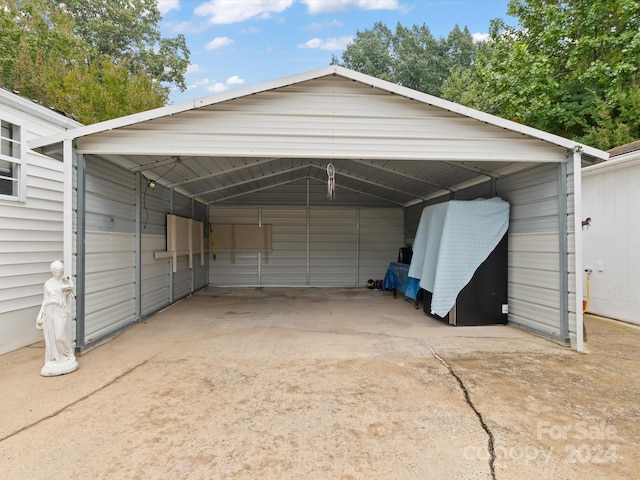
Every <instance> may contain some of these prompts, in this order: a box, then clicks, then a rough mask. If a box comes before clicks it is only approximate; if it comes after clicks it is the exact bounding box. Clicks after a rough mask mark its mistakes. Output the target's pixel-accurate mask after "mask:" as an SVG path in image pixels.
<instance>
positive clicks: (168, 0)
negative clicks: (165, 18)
mask: <svg viewBox="0 0 640 480" xmlns="http://www.w3.org/2000/svg"><path fill="white" fill-rule="evenodd" d="M158 10H159V11H160V14H161V15H164V14H165V13H167V12H170V11H171V10H180V2H179V0H158Z"/></svg>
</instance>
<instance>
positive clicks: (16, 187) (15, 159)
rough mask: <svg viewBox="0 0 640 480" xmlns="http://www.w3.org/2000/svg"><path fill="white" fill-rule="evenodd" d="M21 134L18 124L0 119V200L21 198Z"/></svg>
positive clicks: (22, 186)
mask: <svg viewBox="0 0 640 480" xmlns="http://www.w3.org/2000/svg"><path fill="white" fill-rule="evenodd" d="M22 147H23V145H22V136H21V128H20V126H19V125H16V124H14V123H11V122H8V121H6V120H2V119H0V200H21V199H22V191H23V189H24V185H22V183H23V181H24V180H23V176H22V173H23V172H22V169H23V165H22V150H23V148H22Z"/></svg>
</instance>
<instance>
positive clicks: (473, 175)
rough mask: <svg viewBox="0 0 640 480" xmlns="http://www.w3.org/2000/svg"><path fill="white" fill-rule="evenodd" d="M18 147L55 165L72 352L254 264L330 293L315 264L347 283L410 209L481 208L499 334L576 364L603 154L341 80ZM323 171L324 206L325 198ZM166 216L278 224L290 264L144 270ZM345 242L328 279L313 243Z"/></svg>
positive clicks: (290, 84)
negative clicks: (563, 349)
mask: <svg viewBox="0 0 640 480" xmlns="http://www.w3.org/2000/svg"><path fill="white" fill-rule="evenodd" d="M30 146H31V148H33V149H36V148H39V149H42V151H43V152H45V153H47V154H49V155H51V156H55V157H57V158H61V159H62V160H63V161H64V163H65V171H66V175H67V179H68V181H67V182H66V184H65V188H66V190H65V222H66V223H65V255H64V257H65V263H66V264H68V265H73V273H74V274H75V275H76V283H77V290H78V303H77V306H76V311H77V325H78V326H77V339H76V341H77V345H78V350H80V351H82V350H83V349H85V348H88V347H90V346H91V345H94V344H96V343H98V342H100V341H101V340H102V339H104V338H107V337H109V336H110V335H112V334H113V333H114V332H116V331H118V330H119V329H121V328H124V327H126V326H127V325H129V324H131V323H134V322H136V321H139V320H140V319H141V318H143V317H144V316H145V315H148V314H150V313H152V312H154V311H157V310H159V309H161V308H164V307H165V306H166V305H168V304H171V303H173V302H174V301H176V300H178V299H179V298H182V297H183V296H185V295H188V294H189V293H191V292H193V291H194V290H197V289H198V288H201V287H202V286H204V285H206V284H207V283H216V280H217V278H219V277H221V276H224V277H225V278H232V277H233V276H234V275H235V274H236V273H237V282H235V284H247V285H261V284H263V283H264V282H262V281H261V280H262V273H263V272H262V269H263V268H266V267H265V265H269V268H270V269H271V271H273V270H274V269H277V268H281V269H282V270H281V271H285V269H286V268H290V269H292V271H293V270H295V275H293V274H289V273H287V274H286V275H281V276H280V277H278V276H277V275H275V276H274V278H280V280H273V281H274V282H280V283H282V278H284V279H285V283H287V282H288V283H291V284H292V285H311V286H312V285H325V284H327V283H326V282H330V279H329V277H328V274H327V272H326V271H324V272H323V271H321V267H323V265H322V264H323V263H325V265H324V267H325V270H326V269H327V268H328V269H329V270H330V269H331V268H336V269H337V270H338V272H337V277H336V278H338V279H339V280H337V281H338V282H339V283H340V285H353V286H358V284H359V282H361V281H362V280H363V279H362V278H360V269H361V268H364V267H365V264H366V262H367V261H369V260H370V258H371V257H374V256H375V255H376V252H377V253H378V254H380V252H379V251H377V250H376V248H375V247H372V246H371V245H370V243H371V242H369V244H366V242H364V240H365V232H366V236H371V235H373V236H374V237H375V236H380V237H383V236H388V237H390V238H391V239H392V240H391V243H392V244H394V245H396V248H397V247H398V246H400V245H397V243H394V242H397V239H398V238H400V239H401V240H402V241H406V240H407V239H410V238H412V235H413V233H414V232H415V228H416V227H417V221H418V218H419V216H420V212H421V211H422V209H423V208H424V206H426V205H429V204H432V203H438V202H441V201H446V200H449V199H460V200H466V199H474V198H480V197H491V196H500V197H502V198H503V199H505V200H507V201H509V202H510V204H511V218H510V229H509V245H510V247H509V265H510V266H509V322H510V323H512V324H515V325H518V326H520V327H522V328H526V329H528V330H531V331H535V332H537V333H540V334H542V335H545V336H547V337H550V338H553V339H555V340H558V341H561V342H565V343H569V342H572V343H573V344H574V345H575V346H576V348H577V349H578V350H582V340H583V339H582V310H581V306H582V286H581V281H576V280H577V279H580V276H577V275H576V272H582V266H581V254H580V252H581V240H580V235H575V232H579V231H580V222H581V218H580V216H581V215H580V204H581V198H580V195H581V193H580V169H581V168H582V167H583V166H586V165H590V164H593V163H597V162H599V161H602V160H606V159H607V157H608V154H607V153H606V152H603V151H600V150H597V149H594V148H591V147H588V146H585V145H580V144H577V143H576V142H573V141H571V140H568V139H565V138H561V137H558V136H555V135H552V134H548V133H546V132H542V131H539V130H536V129H533V128H529V127H526V126H523V125H520V124H517V123H514V122H511V121H507V120H504V119H501V118H498V117H495V116H492V115H489V114H486V113H483V112H479V111H476V110H472V109H469V108H466V107H464V106H461V105H458V104H455V103H452V102H448V101H445V100H442V99H440V98H436V97H433V96H430V95H427V94H424V93H420V92H416V91H414V90H410V89H407V88H404V87H401V86H398V85H395V84H391V83H389V82H385V81H382V80H379V79H376V78H373V77H370V76H367V75H363V74H360V73H357V72H353V71H350V70H347V69H344V68H342V67H338V66H330V67H326V68H322V69H319V70H314V71H310V72H305V73H301V74H299V75H294V76H291V77H287V78H283V79H279V80H275V81H272V82H267V83H264V84H261V85H257V86H253V87H246V88H242V89H237V90H233V91H227V92H224V93H221V94H217V95H213V96H210V97H206V98H203V99H199V100H194V101H190V102H186V103H183V104H179V105H173V106H168V107H164V108H160V109H156V110H151V111H148V112H142V113H139V114H135V115H130V116H127V117H122V118H118V119H114V120H110V121H107V122H102V123H98V124H95V125H90V126H86V127H81V128H78V129H75V130H71V131H69V132H64V133H61V134H58V135H54V136H51V137H47V138H44V139H38V140H35V141H33V142H31V144H30ZM329 163H332V164H333V165H334V166H335V169H336V182H337V195H336V198H335V200H329V199H327V198H326V180H327V172H326V168H327V165H328V164H329ZM150 180H155V181H157V183H158V187H157V188H155V189H153V190H151V189H150V188H149V181H150ZM167 214H175V215H180V216H184V217H188V218H192V219H196V220H198V221H202V222H205V223H212V222H211V221H212V219H217V218H221V219H222V220H224V221H226V222H229V221H232V220H237V223H259V224H262V223H269V222H274V228H276V225H277V223H278V222H281V223H282V230H281V231H282V232H283V235H282V236H283V237H284V236H288V237H289V238H290V240H289V242H288V243H286V242H285V241H284V240H282V245H285V244H286V245H287V248H292V249H293V250H295V251H296V252H297V254H298V255H299V257H296V258H297V260H295V261H293V263H292V264H291V263H289V264H287V263H286V262H285V261H284V260H283V263H282V264H278V262H277V258H278V257H277V256H276V255H275V253H276V252H275V251H274V255H273V256H271V255H270V256H269V258H266V257H267V256H266V255H265V256H264V257H261V256H260V255H257V257H255V260H254V259H253V257H251V258H248V257H247V258H245V259H243V258H239V257H238V258H233V260H230V261H227V262H226V263H225V264H224V265H222V263H224V262H220V263H213V262H212V258H210V257H211V256H209V258H208V259H207V261H206V262H205V264H204V265H200V266H198V265H193V266H191V265H189V266H187V265H186V263H185V261H184V260H179V261H180V262H182V263H183V264H182V265H172V262H173V261H172V260H171V259H164V260H162V259H161V260H156V259H154V258H153V252H156V251H158V250H162V249H164V248H165V247H166V242H167V238H166V215H167ZM398 217H401V219H400V220H399V222H400V225H401V226H400V227H399V228H400V232H399V233H398ZM291 219H297V220H296V221H295V222H294V223H295V225H294V224H291V223H288V222H289V221H290V220H291ZM380 219H383V220H382V223H383V224H384V225H386V226H385V227H383V228H377V227H376V222H378V221H380ZM342 222H348V223H349V222H350V223H349V225H348V227H346V226H345V225H342ZM341 225H342V227H341ZM354 225H355V227H354ZM343 227H344V228H343ZM363 227H365V228H363ZM341 228H343V229H342V230H341ZM288 229H289V230H288ZM327 229H328V230H327ZM332 229H333V230H332ZM344 229H347V230H348V231H349V232H350V233H349V234H348V235H346V237H345V238H343V241H344V244H343V245H342V246H341V247H340V248H344V246H349V245H353V251H354V252H356V257H357V259H356V260H354V266H349V268H347V269H346V270H344V271H341V270H340V268H338V267H339V266H340V265H342V264H343V263H344V259H345V257H340V256H336V257H335V265H334V266H329V267H327V266H326V262H325V260H326V258H328V257H327V256H320V257H317V258H315V257H314V256H313V251H314V248H316V245H318V244H317V243H314V242H316V239H317V238H319V237H320V236H322V235H321V232H323V231H328V232H333V233H340V232H342V231H344ZM367 229H368V230H367ZM361 230H363V231H361ZM290 231H293V233H292V234H291V235H289V233H288V232H290ZM274 235H275V234H274ZM329 237H330V238H329V239H326V238H324V239H323V243H322V244H321V245H322V246H321V247H318V248H321V249H322V248H324V249H325V251H323V254H324V253H326V251H329V250H334V251H335V250H339V249H338V248H333V249H332V247H331V243H332V241H334V240H332V239H335V238H337V237H339V235H334V236H333V237H332V236H331V235H329ZM274 248H276V247H275V246H274ZM365 254H366V255H369V257H367V258H368V259H369V260H367V258H365V257H366V255H365ZM383 255H388V252H383ZM361 256H362V259H361ZM274 259H275V260H274ZM269 261H272V263H268V262H269ZM381 261H382V262H383V264H384V262H388V261H389V257H388V256H386V257H384V258H383V259H382V260H381ZM273 262H275V263H273ZM361 263H362V264H361ZM243 268H244V270H243ZM354 268H355V275H354V273H353V271H352V270H353V269H354ZM303 269H304V275H303V273H302V272H303ZM314 269H316V270H317V271H318V272H320V273H319V274H318V275H316V276H314V275H315V270H314ZM312 270H314V271H312ZM216 272H217V273H216ZM247 272H248V274H247ZM216 275H218V276H216ZM296 275H297V276H296ZM247 278H250V279H251V280H250V281H247ZM314 279H318V280H314ZM365 280H366V279H365ZM223 283H224V282H223Z"/></svg>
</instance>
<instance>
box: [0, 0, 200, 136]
mask: <svg viewBox="0 0 640 480" xmlns="http://www.w3.org/2000/svg"><path fill="white" fill-rule="evenodd" d="M105 3H110V2H105ZM128 5H132V6H133V5H142V3H128ZM132 8H133V7H132ZM153 9H154V10H155V14H157V7H155V3H154V7H153ZM155 14H154V15H155ZM88 18H90V15H86V16H85V19H88ZM146 18H147V19H148V20H149V22H154V21H156V20H157V19H159V15H157V16H153V15H152V16H148V17H146ZM102 20H104V21H107V17H106V15H103V17H102ZM138 21H139V19H136V22H138ZM121 27H122V28H123V29H124V30H126V31H127V32H128V33H127V34H126V35H125V32H124V30H123V31H122V32H120V33H121V34H122V35H120V34H119V33H118V31H117V29H114V30H113V31H109V30H104V31H103V32H102V33H103V34H104V35H105V36H107V37H109V38H111V39H112V40H113V43H110V42H111V41H107V42H106V43H107V44H112V45H116V44H117V45H118V49H115V48H114V49H112V50H111V51H109V50H108V49H107V48H106V47H105V46H103V45H101V44H99V43H98V42H97V43H93V41H94V40H95V39H97V37H95V38H93V37H90V38H86V37H85V36H84V35H83V30H82V28H81V25H80V24H79V23H78V21H77V19H76V17H75V16H74V15H71V14H70V12H69V7H68V6H67V5H63V4H60V3H56V2H53V1H50V0H28V1H26V0H25V1H20V0H2V1H0V85H1V86H3V87H5V88H8V89H10V90H14V91H18V92H19V93H20V94H22V95H23V96H25V97H27V98H31V99H34V100H37V101H39V102H41V103H43V104H45V105H47V106H49V107H52V108H56V109H58V110H61V111H64V112H66V113H68V114H72V115H74V116H76V117H77V118H78V119H79V120H80V121H81V122H83V123H87V124H88V123H94V122H97V121H101V120H107V119H109V118H115V117H118V116H122V115H127V114H130V113H135V112H139V111H143V110H148V109H150V108H156V107H160V106H163V105H164V104H165V103H166V100H167V98H168V94H169V89H170V87H171V83H172V82H173V83H174V84H176V85H177V86H178V87H184V78H183V77H182V75H183V73H184V71H185V70H186V66H187V63H188V51H187V50H186V46H184V44H183V43H184V39H182V40H180V39H177V40H176V39H168V40H163V39H159V40H158V37H157V36H154V35H152V33H146V34H138V33H133V31H134V27H133V25H129V24H127V22H125V21H124V20H123V21H122V22H121ZM140 28H141V31H148V32H154V31H155V32H156V33H157V31H156V27H155V26H154V25H153V24H151V23H149V24H146V25H145V24H144V22H143V25H141V26H140ZM145 28H146V29H147V30H144V29H145ZM109 32H110V33H109ZM145 35H151V36H145ZM158 35H159V34H158ZM119 36H120V37H121V38H120V40H116V38H117V37H119ZM125 38H127V39H128V40H124V39H125ZM152 40H154V41H155V43H153V46H152V43H151V41H152ZM154 48H155V50H154ZM172 52H173V53H176V52H180V54H179V55H176V57H177V58H171V54H172ZM162 55H166V57H167V58H169V59H170V60H169V61H167V60H164V59H162V58H160V57H161V56H162ZM168 62H169V63H168ZM170 62H173V63H170ZM172 68H173V69H172ZM167 72H168V74H167ZM163 81H164V82H165V83H163ZM181 82H182V83H181Z"/></svg>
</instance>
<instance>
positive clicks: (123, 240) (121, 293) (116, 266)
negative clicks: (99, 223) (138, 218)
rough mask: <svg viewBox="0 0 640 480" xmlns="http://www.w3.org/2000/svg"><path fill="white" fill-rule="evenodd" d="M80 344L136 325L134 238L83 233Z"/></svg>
mask: <svg viewBox="0 0 640 480" xmlns="http://www.w3.org/2000/svg"><path fill="white" fill-rule="evenodd" d="M85 246H86V255H85V262H86V272H85V316H84V332H85V338H84V343H85V344H90V343H92V342H94V341H96V340H99V339H100V338H102V337H105V336H106V335H108V334H109V333H111V332H114V331H116V330H118V329H119V328H121V327H123V326H126V325H129V324H131V323H134V322H135V321H136V315H135V313H136V311H135V306H136V304H135V235H133V234H129V233H109V232H87V234H86V238H85Z"/></svg>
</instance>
